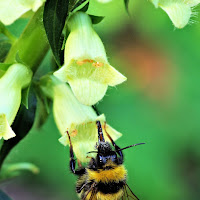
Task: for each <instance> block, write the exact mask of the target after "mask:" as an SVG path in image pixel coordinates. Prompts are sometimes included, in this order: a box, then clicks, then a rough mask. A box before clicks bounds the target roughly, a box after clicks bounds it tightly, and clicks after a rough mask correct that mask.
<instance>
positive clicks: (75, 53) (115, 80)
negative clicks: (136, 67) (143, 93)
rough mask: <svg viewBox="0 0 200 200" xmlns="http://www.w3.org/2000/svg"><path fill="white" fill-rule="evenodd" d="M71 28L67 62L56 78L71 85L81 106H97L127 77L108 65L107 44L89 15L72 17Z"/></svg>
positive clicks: (66, 51)
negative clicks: (108, 89) (111, 88)
mask: <svg viewBox="0 0 200 200" xmlns="http://www.w3.org/2000/svg"><path fill="white" fill-rule="evenodd" d="M68 27H69V29H70V31H71V32H70V34H69V36H68V39H67V41H66V45H65V62H64V65H63V66H62V67H61V68H60V69H59V70H58V71H56V72H55V73H54V75H55V76H56V77H58V78H59V79H60V80H62V81H64V82H68V83H69V84H70V86H71V88H72V91H73V93H74V95H75V96H76V98H77V99H78V100H79V101H80V102H81V103H83V104H85V105H93V104H95V103H97V102H98V101H99V100H101V99H102V98H103V96H104V95H105V93H106V90H107V88H108V86H115V85H117V84H120V83H122V82H123V81H125V80H126V77H124V76H123V75H122V74H120V73H119V72H118V71H117V70H116V69H114V68H113V67H112V66H111V65H110V64H109V63H108V60H107V57H106V52H105V49H104V45H103V43H102V41H101V39H100V38H99V36H98V35H97V33H96V32H95V31H94V29H93V27H92V22H91V19H90V17H89V16H88V15H87V14H86V13H83V12H76V13H75V14H74V15H72V17H70V19H69V21H68Z"/></svg>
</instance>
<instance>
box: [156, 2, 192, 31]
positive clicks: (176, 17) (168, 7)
mask: <svg viewBox="0 0 200 200" xmlns="http://www.w3.org/2000/svg"><path fill="white" fill-rule="evenodd" d="M159 6H160V7H161V8H162V9H163V10H164V11H165V12H166V13H167V14H168V16H169V18H170V19H171V20H172V22H173V24H174V26H175V27H177V28H183V27H184V26H186V25H187V24H188V22H189V19H190V17H191V15H192V10H191V7H190V6H189V5H188V4H186V3H184V2H180V1H178V2H176V1H173V2H171V1H170V2H169V3H168V2H167V3H166V2H164V3H163V4H161V3H160V4H159Z"/></svg>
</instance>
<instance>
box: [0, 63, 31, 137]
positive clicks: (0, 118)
mask: <svg viewBox="0 0 200 200" xmlns="http://www.w3.org/2000/svg"><path fill="white" fill-rule="evenodd" d="M31 77H32V71H31V70H30V69H29V68H28V67H26V66H25V65H22V64H13V65H11V66H10V67H9V68H8V69H7V71H6V72H5V74H4V75H3V76H2V77H1V78H0V139H1V138H3V139H4V140H8V139H9V138H12V137H14V136H15V133H14V132H13V130H12V128H11V127H10V126H11V125H12V123H13V121H14V119H15V116H16V114H17V111H18V109H19V107H20V104H21V90H22V89H24V88H26V87H27V86H28V85H29V84H30V81H31Z"/></svg>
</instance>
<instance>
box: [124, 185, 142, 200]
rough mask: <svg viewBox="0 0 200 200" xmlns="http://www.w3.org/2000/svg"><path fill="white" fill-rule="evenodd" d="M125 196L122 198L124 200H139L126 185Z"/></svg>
mask: <svg viewBox="0 0 200 200" xmlns="http://www.w3.org/2000/svg"><path fill="white" fill-rule="evenodd" d="M123 190H124V194H123V196H122V200H139V199H138V198H137V196H136V195H135V194H134V193H133V191H132V190H131V188H130V187H129V186H128V184H125V185H124V186H123Z"/></svg>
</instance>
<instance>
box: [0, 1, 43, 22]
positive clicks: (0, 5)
mask: <svg viewBox="0 0 200 200" xmlns="http://www.w3.org/2000/svg"><path fill="white" fill-rule="evenodd" d="M44 2H45V0H0V21H2V23H4V24H5V25H9V24H12V23H13V22H14V21H15V20H16V19H18V18H19V17H20V16H22V15H23V14H24V13H26V12H27V11H29V10H33V11H34V12H36V11H37V9H38V8H39V7H40V6H41V5H42V4H43V3H44Z"/></svg>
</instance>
